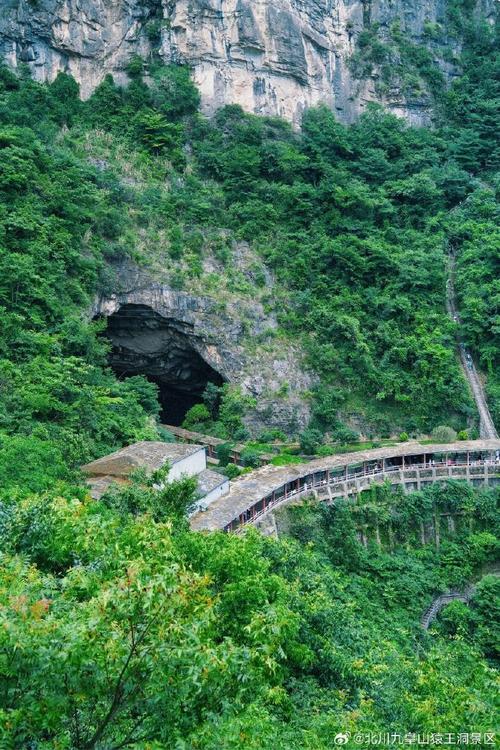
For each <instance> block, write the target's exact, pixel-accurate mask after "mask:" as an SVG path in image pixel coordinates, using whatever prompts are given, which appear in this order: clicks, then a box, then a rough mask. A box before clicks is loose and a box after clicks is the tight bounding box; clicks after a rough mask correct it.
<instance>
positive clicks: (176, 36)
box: [0, 0, 494, 124]
mask: <svg viewBox="0 0 500 750" xmlns="http://www.w3.org/2000/svg"><path fill="white" fill-rule="evenodd" d="M0 5H1V11H2V12H1V14H0V53H1V54H2V55H3V57H4V58H5V59H7V61H8V62H9V63H10V64H11V65H13V66H16V65H19V64H20V63H23V62H24V63H27V64H28V65H29V67H30V68H31V69H32V71H33V73H34V75H35V77H36V78H38V79H40V80H45V79H52V78H54V77H55V75H56V74H57V72H58V71H59V70H65V71H67V72H70V73H72V75H73V76H74V77H75V78H76V79H77V80H78V81H79V83H80V85H81V90H82V94H83V95H84V96H88V95H89V94H90V93H91V92H92V90H93V89H94V88H95V86H96V85H97V84H98V83H99V82H100V81H101V80H102V78H103V77H104V75H105V74H106V73H112V74H113V75H114V76H115V79H116V80H117V81H118V82H123V81H125V80H126V74H125V72H124V67H125V65H126V63H127V61H128V60H129V58H130V56H131V54H133V53H136V54H140V55H141V56H143V57H147V55H148V54H150V53H151V52H156V53H159V55H160V56H161V57H162V58H163V60H164V61H165V62H182V63H187V64H189V65H190V66H192V68H193V75H194V79H195V81H196V83H197V85H198V86H199V88H200V91H201V94H202V106H203V108H204V110H205V111H206V112H207V113H208V114H210V113H212V112H213V111H214V110H215V109H217V108H218V107H220V106H221V105H223V104H228V103H239V104H241V105H242V106H243V107H244V108H245V109H246V110H248V111H251V112H254V113H257V114H266V115H280V116H282V117H285V118H286V119H288V120H290V121H292V122H294V123H295V124H298V123H299V122H300V118H301V115H302V112H303V111H304V109H305V108H307V107H309V106H311V105H314V104H317V103H319V102H324V103H325V104H327V105H328V106H329V107H331V108H332V109H334V110H335V111H336V112H337V114H338V116H339V118H340V119H342V120H344V121H351V120H353V119H355V118H356V117H357V116H358V115H359V113H360V112H361V111H362V110H363V108H364V106H365V105H366V103H367V102H368V101H372V100H376V99H377V98H379V99H382V100H383V103H384V104H385V105H386V106H388V107H389V108H390V109H391V110H393V111H394V112H395V113H397V114H400V115H402V116H404V117H406V118H407V119H409V120H410V121H412V122H414V123H416V124H420V123H422V122H425V121H427V120H428V119H429V117H430V101H429V98H428V97H426V96H423V97H422V96H420V97H418V98H416V99H415V97H413V98H409V97H408V95H407V94H404V93H403V92H402V91H401V90H398V88H397V87H396V88H392V89H391V90H390V91H386V92H385V93H384V94H383V95H382V94H381V93H380V92H378V93H377V92H376V90H375V81H376V74H375V76H371V77H368V78H367V79H365V80H363V81H360V80H356V79H354V78H353V76H352V73H351V69H350V66H349V58H350V57H351V56H352V54H353V53H354V51H355V50H356V43H357V39H358V37H359V34H360V33H361V32H362V31H363V29H366V28H368V27H370V26H372V27H373V24H378V25H379V27H380V30H381V33H382V35H383V34H384V33H386V32H387V31H388V29H389V27H390V25H391V24H392V23H393V22H395V21H396V20H397V21H399V23H400V25H401V29H402V31H403V32H404V34H405V35H406V36H407V38H408V39H409V40H410V41H412V42H414V43H417V44H426V45H427V46H428V47H429V48H430V50H431V52H432V54H433V56H434V58H435V59H436V61H437V62H438V63H440V64H441V68H442V70H443V72H444V73H445V75H446V76H448V77H450V76H453V75H454V73H455V71H454V70H453V68H452V67H450V65H449V64H448V63H445V62H444V58H445V57H446V55H447V54H448V53H449V52H450V51H451V52H453V51H456V48H457V41H456V40H454V39H451V38H448V37H447V36H446V30H445V28H444V27H443V26H442V25H441V26H436V24H439V22H440V21H441V22H442V21H443V19H444V15H445V6H446V0H421V1H418V0H361V1H360V0H0ZM493 11H494V0H479V1H478V4H477V12H480V13H482V14H483V15H484V16H485V17H486V18H489V17H492V15H493ZM432 27H436V28H437V29H438V32H437V33H434V35H433V38H432V40H430V39H429V36H428V34H427V36H426V29H427V31H428V29H429V28H432Z"/></svg>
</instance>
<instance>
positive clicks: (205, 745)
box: [0, 16, 500, 750]
mask: <svg viewBox="0 0 500 750" xmlns="http://www.w3.org/2000/svg"><path fill="white" fill-rule="evenodd" d="M458 18H459V16H457V19H458ZM457 23H458V21H457ZM152 33H153V32H152ZM397 33H398V32H397V29H395V30H393V35H395V38H396V36H397ZM398 44H400V45H401V44H403V42H402V41H401V40H399V41H398ZM365 48H366V49H367V50H371V49H373V51H374V53H375V54H377V55H378V56H379V57H380V59H381V61H383V59H384V54H385V53H384V51H383V50H381V49H380V48H378V47H377V45H376V44H375V39H374V36H373V34H372V35H370V34H367V35H366V38H365ZM367 54H368V53H367ZM370 54H371V52H370ZM406 54H407V56H409V57H411V56H412V55H413V57H414V58H415V60H416V61H417V63H418V64H419V65H420V67H421V72H422V71H424V72H425V74H426V75H427V78H428V79H429V80H430V78H431V76H430V74H429V72H428V70H427V67H428V65H429V64H430V63H429V58H428V56H427V55H425V54H421V55H417V53H416V52H415V50H413V49H412V48H411V46H408V45H407V50H406ZM358 62H360V64H361V63H364V61H363V60H361V61H359V60H358ZM462 64H463V66H464V75H463V76H462V77H461V78H459V79H458V80H457V82H456V83H455V84H454V85H453V86H452V88H451V90H450V91H449V92H447V93H444V92H442V91H441V102H440V107H439V112H440V116H441V120H440V121H439V122H437V123H436V128H435V129H424V128H421V129H414V128H410V127H408V126H407V125H406V124H405V123H403V122H402V121H400V120H398V119H397V118H395V117H393V116H391V115H388V114H386V113H384V112H383V111H382V110H381V109H378V108H373V109H370V110H369V111H368V112H367V113H366V114H365V115H364V116H363V117H362V118H361V119H360V120H359V122H358V123H356V124H355V125H353V126H351V127H345V126H343V125H341V124H339V123H338V122H336V120H335V118H334V116H333V114H332V113H331V112H329V111H327V110H326V109H323V108H319V109H315V110H311V111H309V112H308V113H307V114H306V115H305V117H304V123H303V129H302V131H301V133H295V132H293V131H292V130H291V129H290V127H289V126H288V125H286V124H285V123H283V122H281V121H279V120H275V119H266V118H256V117H252V116H249V115H245V114H244V113H243V112H242V111H241V109H239V108H238V107H231V106H229V107H225V108H224V109H223V110H221V111H220V112H219V113H218V114H217V115H216V117H215V118H214V119H213V120H212V121H208V120H206V119H205V118H203V117H202V116H201V115H200V114H199V113H198V104H199V97H198V94H197V92H196V90H195V88H194V86H193V85H192V83H191V81H190V78H189V72H188V71H187V70H185V69H184V68H182V67H167V68H165V67H163V68H162V67H160V66H154V65H150V66H148V67H147V69H146V68H145V65H144V63H143V61H141V60H139V59H134V60H132V61H131V64H130V66H129V70H128V72H129V76H130V84H129V86H128V87H127V88H124V89H122V88H119V87H117V86H116V85H115V84H114V82H113V81H112V79H110V78H107V79H106V80H105V81H104V82H103V83H102V84H101V86H99V87H98V89H97V90H96V92H95V93H94V94H93V96H92V97H91V99H90V100H89V101H88V102H82V101H80V98H79V92H78V87H77V85H76V83H75V82H74V81H73V80H72V79H71V78H70V77H68V76H66V75H64V74H60V75H59V76H58V77H57V78H56V80H55V81H54V82H53V83H52V84H50V85H40V84H37V83H35V82H33V81H31V80H30V79H29V77H28V76H27V75H25V72H23V71H20V75H19V76H15V75H14V74H12V73H11V72H9V71H8V70H7V69H6V68H2V69H1V71H0V621H1V627H0V744H1V746H2V747H5V748H6V749H7V750H19V748H30V750H49V748H50V749H51V750H52V748H58V749H59V750H65V749H69V748H71V749H75V750H83V749H84V748H85V749H88V750H104V749H106V750H112V749H113V750H118V748H127V747H130V748H135V750H160V748H161V749H162V750H167V749H170V748H172V750H174V749H175V750H183V749H185V750H188V748H189V750H190V749H191V748H199V750H216V749H217V750H219V748H228V749H229V748H235V749H236V748H238V749H239V748H245V749H246V748H269V747H273V748H275V749H276V750H295V748H296V749H297V750H299V748H300V750H302V749H303V748H306V749H308V748H310V750H321V748H325V750H327V748H328V750H330V749H331V748H332V747H333V746H334V742H335V740H334V738H335V735H336V734H337V733H338V732H354V731H357V732H359V731H363V730H380V731H395V732H398V731H400V732H409V731H416V730H417V731H420V732H436V731H438V732H439V731H443V732H459V731H468V730H470V731H476V732H481V731H488V730H491V729H492V728H493V724H494V718H495V714H494V698H495V687H496V678H497V671H496V661H495V660H496V659H497V658H498V639H497V634H498V631H496V630H495V621H494V619H493V616H492V615H493V614H494V613H495V612H498V596H499V592H498V582H497V580H496V579H495V578H493V577H486V578H484V579H483V581H482V582H481V583H480V584H479V585H478V588H477V593H476V596H475V598H474V601H473V604H472V606H471V608H470V609H465V608H464V607H463V606H460V605H458V604H454V605H450V607H449V608H447V609H446V610H445V611H444V612H443V614H442V616H441V617H440V619H439V621H438V623H437V624H436V626H435V627H433V629H432V630H431V631H430V632H428V633H425V632H424V631H423V630H422V628H421V626H420V617H421V615H422V612H423V611H424V610H425V608H426V607H427V606H428V605H429V603H430V601H431V599H432V596H433V594H434V593H435V592H436V591H443V590H446V589H447V588H448V587H450V586H454V587H455V586H459V587H460V586H463V585H464V584H465V583H466V582H467V580H469V579H471V578H474V577H475V576H479V575H480V573H481V570H482V567H483V566H484V565H486V564H488V563H489V562H491V561H492V560H494V559H496V558H497V557H498V547H497V537H496V531H497V529H496V528H495V524H496V522H497V519H498V512H497V500H498V492H497V491H493V490H489V491H484V492H474V491H473V490H472V489H470V488H468V487H466V486H463V485H455V484H450V485H449V486H447V487H445V488H433V490H432V491H428V492H424V493H415V494H414V495H411V496H407V497H404V498H403V497H402V496H398V495H396V496H394V495H392V494H391V493H389V492H388V490H387V488H381V489H377V490H374V491H373V492H372V493H371V494H370V495H369V496H367V497H364V498H363V500H362V502H361V503H359V504H358V505H356V506H355V507H348V506H344V505H342V504H340V505H339V506H336V507H335V508H330V509H321V508H317V507H314V506H311V507H305V508H301V509H296V510H294V511H292V512H291V513H290V515H289V517H288V518H287V519H286V520H285V523H284V527H285V529H288V533H284V534H283V536H282V537H281V538H280V540H271V539H265V538H263V537H262V536H260V535H259V534H257V533H256V532H251V533H249V534H248V535H246V536H244V537H236V536H230V535H224V534H213V535H209V536H204V535H201V534H200V535H197V534H191V533H190V532H189V531H188V528H187V524H186V521H185V519H184V515H185V512H186V511H187V510H188V509H189V507H190V505H191V503H192V501H193V492H194V489H193V483H192V482H189V481H186V482H178V483H175V484H173V485H168V486H167V487H166V488H164V489H163V490H161V491H159V492H158V491H156V490H155V489H154V488H153V487H152V486H151V481H152V480H151V481H149V482H148V480H146V479H145V478H144V477H139V478H137V481H136V483H134V484H132V485H131V486H129V487H126V488H114V489H112V490H110V491H109V492H108V493H107V494H106V495H105V496H104V497H103V498H102V499H101V500H100V501H99V502H95V501H92V500H90V498H89V497H88V493H87V492H86V490H85V489H84V488H83V487H82V486H81V485H79V484H78V467H79V465H80V464H81V463H83V462H84V461H87V460H89V459H91V458H93V457H95V456H97V455H102V454H103V453H105V452H107V451H110V450H112V449H114V448H116V447H118V446H121V445H123V444H125V443H128V442H131V441H133V440H136V439H141V438H155V437H158V435H161V432H159V431H158V428H157V424H156V419H155V418H156V415H157V413H158V408H159V407H158V402H157V399H156V393H155V387H154V386H153V385H151V384H150V383H148V382H147V381H146V380H145V379H143V378H141V377H134V378H129V379H127V380H122V381H120V380H118V379H117V378H116V377H115V375H114V374H113V373H112V372H111V371H110V370H109V369H107V367H106V355H107V348H106V343H105V339H104V338H103V337H102V336H101V335H100V333H102V329H103V326H102V324H101V323H99V322H93V321H91V320H90V317H91V306H92V299H93V296H94V295H95V294H98V293H99V292H104V291H107V290H109V289H111V288H113V284H114V282H115V279H114V277H113V267H114V265H115V264H116V263H118V262H120V261H121V260H123V259H124V258H127V259H131V260H133V261H134V262H136V263H138V264H144V265H146V266H147V265H148V264H149V265H153V264H154V262H159V263H160V264H162V265H166V264H169V265H171V266H172V267H173V269H174V270H173V272H172V284H173V286H176V287H177V288H182V287H184V286H187V285H189V284H190V283H191V282H192V280H193V279H203V281H204V283H206V285H207V290H208V292H212V293H213V294H214V295H215V294H216V289H217V286H218V285H219V284H223V283H227V284H228V285H230V286H231V287H232V289H234V290H236V292H238V293H239V294H241V295H242V296H245V295H247V296H248V297H251V296H252V294H254V292H255V289H256V288H259V289H262V288H263V287H265V286H266V283H267V279H268V278H269V269H270V270H271V271H272V272H273V274H274V277H275V278H276V280H277V283H276V285H275V286H274V287H273V294H275V297H276V298H275V299H269V300H268V304H269V307H270V309H275V310H276V311H277V312H278V313H279V323H280V329H279V331H271V332H269V334H268V335H269V336H280V337H282V338H283V339H284V340H285V341H287V340H295V339H300V341H301V343H302V345H303V347H304V348H305V349H306V350H307V352H308V358H309V362H310V364H311V366H312V367H313V368H314V369H315V370H316V372H317V373H318V374H319V376H320V385H319V386H318V388H317V390H316V392H315V393H314V394H312V398H313V421H312V424H311V425H310V428H309V429H308V430H307V431H305V432H304V433H303V434H302V436H301V437H302V442H303V448H304V449H307V450H311V451H313V450H316V449H317V446H318V445H319V444H320V443H321V441H322V438H323V433H324V432H325V431H329V432H330V433H331V434H332V435H333V436H334V437H335V435H338V436H340V435H343V436H344V438H345V439H350V438H352V437H353V435H354V434H353V433H352V432H350V431H349V430H348V429H347V428H346V427H345V426H344V425H343V424H342V420H343V418H344V417H345V416H346V415H349V414H352V413H356V414H359V413H362V414H364V417H365V419H366V421H367V422H369V423H370V424H371V425H372V426H373V430H374V432H375V433H378V434H383V433H384V432H391V430H392V429H393V427H394V426H395V425H396V426H400V427H401V429H403V428H404V429H405V431H407V432H410V433H411V432H412V431H413V430H416V429H429V430H430V429H432V428H433V427H437V426H439V425H443V424H448V423H450V422H453V423H454V426H455V427H457V428H458V427H460V428H461V427H463V426H464V423H465V421H466V420H467V419H468V418H470V416H471V414H472V408H471V404H470V400H469V396H468V394H467V390H466V388H465V384H464V382H463V378H462V376H461V374H460V371H459V368H458V364H457V360H456V356H455V353H454V345H455V335H456V332H457V330H456V329H457V325H456V324H454V323H453V322H452V321H451V320H450V319H449V318H448V316H447V315H446V312H445V290H446V269H447V256H448V253H452V254H453V255H454V257H455V262H456V276H457V290H458V294H459V304H460V309H461V315H462V319H463V323H462V324H461V326H460V332H461V335H462V336H463V337H464V339H465V340H466V341H467V343H468V344H469V345H470V346H471V348H472V349H473V351H474V352H475V354H476V355H477V357H478V359H479V361H480V363H481V365H482V367H483V368H484V370H485V372H486V373H487V375H488V378H489V388H490V395H491V399H492V403H493V404H495V403H496V407H495V408H496V411H495V414H496V417H497V419H498V415H499V408H500V407H499V406H498V404H500V385H499V381H498V371H499V368H498V356H499V346H498V333H499V325H498V303H499V289H498V241H497V237H496V236H495V232H496V231H497V229H496V223H495V218H496V217H497V213H496V212H497V210H498V209H497V204H496V202H495V201H496V198H497V191H498V179H497V178H496V177H495V175H494V170H495V168H496V167H497V166H498V142H497V140H496V138H497V133H496V127H495V124H496V123H495V119H496V118H495V111H496V110H495V106H496V105H495V96H496V94H497V91H498V89H497V88H496V87H497V85H498V79H497V78H495V76H496V75H497V73H498V66H497V63H495V44H494V39H493V35H492V31H491V30H490V29H487V28H482V27H480V28H479V29H476V30H474V29H473V28H472V26H471V27H470V28H469V30H468V36H467V44H466V47H465V51H464V55H463V59H462ZM145 73H147V74H148V76H147V81H148V85H146V83H145V80H146V78H145ZM422 74H423V73H422ZM432 80H433V82H434V83H433V85H434V89H435V91H436V95H437V91H438V88H439V85H440V82H439V80H438V79H437V77H436V76H435V75H434V76H433V78H432ZM237 241H238V242H242V241H248V242H249V243H250V244H251V246H252V250H253V252H254V253H255V254H256V256H257V257H258V258H259V259H260V262H259V263H258V264H256V266H255V268H254V269H253V270H252V273H251V278H250V280H249V279H248V278H243V277H242V274H241V273H236V272H235V271H234V268H233V263H232V253H233V249H234V243H235V242H237ZM152 248H157V252H158V253H159V255H158V256H157V257H153V256H154V253H153V252H152ZM158 248H159V249H158ZM162 253H163V254H162ZM208 253H211V254H212V255H213V257H215V258H216V259H217V260H218V262H219V263H220V265H221V267H222V268H223V272H222V273H221V274H220V275H219V276H217V277H216V278H215V279H214V278H213V274H212V276H210V274H206V273H205V271H204V267H203V259H204V257H205V255H206V254H208ZM266 274H267V275H266ZM266 335H267V334H266V333H265V332H264V334H263V341H262V342H259V343H264V344H265V337H266ZM283 387H285V384H284V385H283ZM246 405H247V406H248V404H246ZM244 408H245V402H244V400H242V397H241V394H239V393H237V392H236V391H235V390H231V389H229V388H225V389H224V388H223V389H222V391H219V390H218V389H213V388H212V389H208V391H207V392H206V398H205V403H204V404H203V405H199V406H198V407H194V410H192V411H191V413H189V414H188V417H187V418H188V424H190V425H191V426H196V427H201V428H209V429H212V430H216V431H218V432H219V434H220V435H221V436H222V437H224V438H228V439H229V438H231V439H238V435H239V431H241V429H242V416H243V411H244ZM189 420H191V421H190V422H189ZM407 432H405V433H403V435H404V436H405V439H406V438H407V437H408V434H407ZM271 437H272V435H271ZM354 437H355V435H354ZM339 439H340V438H339ZM223 450H225V451H226V452H227V450H229V444H228V445H226V446H223ZM254 453H255V452H254ZM226 458H227V457H226ZM246 458H247V460H248V463H249V465H251V463H252V462H253V461H256V460H257V459H258V456H257V455H256V454H255V455H253V454H252V452H251V451H250V453H249V454H247V457H246ZM441 513H443V514H446V517H447V518H448V517H453V519H454V520H453V523H449V522H446V523H445V522H444V521H443V523H442V524H441V528H440V538H439V540H438V539H437V538H436V536H435V535H434V537H432V534H431V535H430V534H429V528H436V527H439V523H440V522H439V520H436V519H437V518H438V517H439V515H440V514H441ZM453 528H454V531H452V529H453ZM358 532H359V534H360V536H361V537H362V538H363V539H364V540H365V544H361V543H360V541H359V539H358ZM495 607H496V609H495ZM358 746H359V747H363V745H362V744H359V745H358Z"/></svg>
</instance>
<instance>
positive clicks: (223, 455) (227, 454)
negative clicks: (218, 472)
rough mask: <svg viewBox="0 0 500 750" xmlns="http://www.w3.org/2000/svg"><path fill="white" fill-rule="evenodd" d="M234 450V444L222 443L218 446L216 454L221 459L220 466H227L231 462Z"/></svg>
mask: <svg viewBox="0 0 500 750" xmlns="http://www.w3.org/2000/svg"><path fill="white" fill-rule="evenodd" d="M232 450H233V445H232V443H222V444H221V445H218V446H217V449H216V451H215V452H216V454H217V458H218V459H219V464H220V466H227V465H228V464H229V463H230V461H231V452H232Z"/></svg>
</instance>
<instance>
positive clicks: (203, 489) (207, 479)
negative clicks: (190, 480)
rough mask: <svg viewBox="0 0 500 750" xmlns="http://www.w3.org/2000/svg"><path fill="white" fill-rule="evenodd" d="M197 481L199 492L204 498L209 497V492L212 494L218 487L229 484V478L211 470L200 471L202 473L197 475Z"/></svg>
mask: <svg viewBox="0 0 500 750" xmlns="http://www.w3.org/2000/svg"><path fill="white" fill-rule="evenodd" d="M196 479H197V480H198V491H199V493H200V496H202V497H204V496H205V495H208V493H209V492H212V490H215V489H216V488H217V487H220V486H221V485H223V484H226V483H227V482H229V479H228V478H227V477H225V476H223V475H222V474H219V472H218V471H211V469H205V471H200V473H199V474H197V475H196Z"/></svg>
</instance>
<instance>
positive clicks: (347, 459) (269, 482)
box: [190, 439, 500, 532]
mask: <svg viewBox="0 0 500 750" xmlns="http://www.w3.org/2000/svg"><path fill="white" fill-rule="evenodd" d="M499 457H500V440H498V439H496V440H470V441H463V442H458V443H448V444H446V443H445V444H433V445H421V444H420V443H417V442H409V443H401V444H399V445H397V446H392V447H388V448H376V449H374V450H370V451H364V452H359V453H346V454H344V455H336V456H327V457H325V458H320V459H316V460H315V461H310V462H309V463H306V464H294V465H291V466H264V467H262V468H261V469H257V470H256V471H253V472H251V473H250V474H247V475H244V476H242V477H240V478H239V479H237V480H236V481H234V482H231V486H230V491H229V493H228V494H227V495H224V496H223V497H220V498H219V499H217V500H215V501H214V502H213V503H211V504H210V505H209V506H208V508H207V509H206V510H204V511H200V512H199V513H196V514H195V515H193V516H192V517H191V519H190V523H191V527H192V528H193V529H194V530H198V531H212V530H216V529H223V530H224V531H234V532H237V531H239V530H240V529H241V528H242V527H243V526H246V525H249V524H254V523H256V522H257V521H258V520H260V519H261V518H262V517H263V516H265V515H267V514H268V513H269V512H271V511H272V510H274V509H276V508H277V507H278V506H280V505H282V504H284V503H288V502H293V501H295V500H297V499H299V498H301V497H305V496H307V495H311V494H314V495H316V496H318V497H322V499H324V500H325V501H327V502H330V501H332V500H333V499H335V498H336V497H349V496H350V495H356V494H358V493H359V492H361V491H363V490H365V489H367V488H368V487H369V486H370V484H372V483H374V482H375V483H377V482H378V483H380V482H384V481H386V480H387V481H389V482H390V483H391V484H392V485H396V484H400V485H402V486H403V487H404V488H405V489H407V490H414V489H421V488H422V487H424V486H425V485H426V484H428V483H431V482H436V481H445V480H447V479H462V480H465V481H468V482H471V483H477V484H484V483H488V482H489V481H490V480H491V479H492V478H494V477H495V478H496V477H500V460H499Z"/></svg>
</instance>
